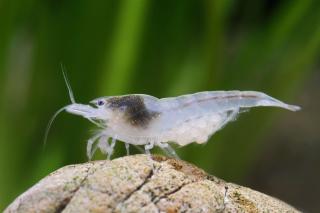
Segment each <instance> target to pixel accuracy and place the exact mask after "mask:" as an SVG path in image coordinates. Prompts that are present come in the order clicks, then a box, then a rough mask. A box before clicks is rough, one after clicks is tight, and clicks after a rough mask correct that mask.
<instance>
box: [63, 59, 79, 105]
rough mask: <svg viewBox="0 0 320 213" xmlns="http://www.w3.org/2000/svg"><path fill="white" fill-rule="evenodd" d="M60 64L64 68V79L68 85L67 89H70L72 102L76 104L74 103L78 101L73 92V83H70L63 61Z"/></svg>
mask: <svg viewBox="0 0 320 213" xmlns="http://www.w3.org/2000/svg"><path fill="white" fill-rule="evenodd" d="M60 66H61V70H62V74H63V78H64V81H65V83H66V85H67V89H68V92H69V97H70V100H71V103H73V104H74V103H76V101H75V99H74V95H73V92H72V88H71V84H70V82H69V79H68V76H67V72H66V68H65V66H64V65H63V64H62V63H60Z"/></svg>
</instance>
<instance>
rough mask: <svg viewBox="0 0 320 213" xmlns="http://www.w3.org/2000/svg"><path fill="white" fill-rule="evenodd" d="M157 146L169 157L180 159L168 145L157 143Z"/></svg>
mask: <svg viewBox="0 0 320 213" xmlns="http://www.w3.org/2000/svg"><path fill="white" fill-rule="evenodd" d="M158 146H159V147H160V148H161V149H162V150H163V151H164V152H165V153H166V154H167V155H169V156H170V157H174V158H176V159H180V158H179V156H178V155H177V153H176V152H175V151H174V149H173V148H172V147H171V146H170V145H169V144H168V143H158Z"/></svg>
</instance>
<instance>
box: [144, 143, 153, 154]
mask: <svg viewBox="0 0 320 213" xmlns="http://www.w3.org/2000/svg"><path fill="white" fill-rule="evenodd" d="M153 146H154V142H153V141H150V142H149V143H148V144H146V145H145V146H144V150H145V152H146V154H148V155H150V149H152V148H153Z"/></svg>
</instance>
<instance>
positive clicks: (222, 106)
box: [159, 91, 298, 145]
mask: <svg viewBox="0 0 320 213" xmlns="http://www.w3.org/2000/svg"><path fill="white" fill-rule="evenodd" d="M159 104H160V105H161V108H162V115H161V119H162V123H163V127H162V129H161V135H162V139H163V140H164V141H175V142H177V143H178V144H180V145H186V144H188V143H191V142H194V141H195V142H198V143H204V142H205V141H207V139H208V137H210V136H211V135H212V134H213V133H215V132H216V131H218V130H219V129H221V128H222V127H223V126H224V125H225V124H226V123H228V122H229V121H231V120H233V119H234V118H235V116H236V115H237V113H238V111H239V109H240V108H250V107H255V106H276V107H282V108H286V109H289V110H297V109H298V108H297V107H296V106H291V105H287V104H285V103H283V102H281V101H279V100H276V99H274V98H272V97H270V96H268V95H266V94H264V93H261V92H253V91H244V92H241V91H215V92H200V93H195V94H191V95H183V96H179V97H176V98H164V99H160V100H159Z"/></svg>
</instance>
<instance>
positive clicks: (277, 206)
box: [4, 155, 299, 213]
mask: <svg viewBox="0 0 320 213" xmlns="http://www.w3.org/2000/svg"><path fill="white" fill-rule="evenodd" d="M4 212H6V213H9V212H23V213H27V212H169V213H171V212H172V213H173V212H299V211H298V210H296V209H295V208H293V207H291V206H289V205H288V204H286V203H284V202H282V201H280V200H278V199H276V198H273V197H270V196H268V195H265V194H262V193H260V192H257V191H254V190H252V189H249V188H246V187H242V186H238V185H236V184H232V183H227V182H225V181H223V180H221V179H219V178H216V177H214V176H211V175H208V174H207V173H205V172H204V171H203V170H201V169H199V168H197V167H195V166H193V165H191V164H189V163H186V162H184V161H181V160H176V159H171V158H166V157H162V156H147V155H131V156H126V157H122V158H118V159H114V160H112V161H108V160H105V161H92V162H88V163H84V164H79V165H71V166H66V167H63V168H61V169H59V170H57V171H55V172H53V173H51V174H50V175H48V176H47V177H45V178H44V179H42V180H41V181H40V182H39V183H37V184H36V185H35V186H33V187H31V188H30V189H29V190H28V191H26V192H25V193H23V194H22V195H20V196H19V197H18V198H17V199H16V200H15V201H14V202H13V203H12V204H11V205H9V206H8V207H7V209H6V210H5V211H4Z"/></svg>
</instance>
